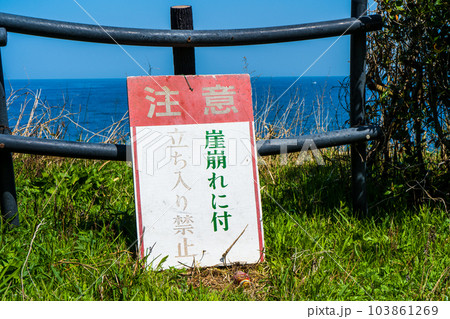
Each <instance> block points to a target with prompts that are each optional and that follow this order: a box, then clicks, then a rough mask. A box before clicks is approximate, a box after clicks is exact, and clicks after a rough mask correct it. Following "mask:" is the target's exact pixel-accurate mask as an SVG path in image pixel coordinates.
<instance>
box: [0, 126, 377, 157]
mask: <svg viewBox="0 0 450 319" xmlns="http://www.w3.org/2000/svg"><path fill="white" fill-rule="evenodd" d="M381 134H382V133H381V129H380V128H379V127H378V126H370V125H368V126H361V127H353V128H348V129H343V130H338V131H330V132H326V133H322V134H312V135H304V136H300V137H292V138H289V139H270V140H259V141H257V142H256V147H257V149H258V154H259V155H260V156H267V155H275V154H283V153H293V152H299V151H301V150H302V149H303V147H304V145H305V143H306V144H307V145H306V146H307V148H308V149H311V148H312V149H313V148H327V147H332V146H339V145H346V144H350V143H355V142H361V141H368V140H372V139H376V138H378V137H380V136H381ZM312 142H313V143H314V144H312ZM2 151H6V152H13V153H25V154H34V155H47V156H59V157H72V158H84V159H97V160H114V161H126V160H127V159H128V160H131V156H130V154H131V152H130V146H127V145H123V144H122V145H120V144H104V143H86V142H72V141H63V140H51V139H43V138H33V137H23V136H14V135H0V152H2ZM127 154H128V156H127Z"/></svg>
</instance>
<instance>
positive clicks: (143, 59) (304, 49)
mask: <svg viewBox="0 0 450 319" xmlns="http://www.w3.org/2000/svg"><path fill="white" fill-rule="evenodd" d="M76 2H78V4H79V5H81V6H82V7H83V8H84V9H85V10H86V11H87V12H89V13H90V15H92V16H93V17H94V18H95V19H96V20H97V21H98V22H99V23H100V24H102V25H108V26H119V27H137V28H151V29H170V7H171V6H173V5H192V7H193V15H194V28H195V29H197V30H202V29H233V28H250V27H266V26H267V27H268V26H278V25H288V24H299V23H308V22H317V21H324V20H332V19H341V18H347V17H349V16H350V0H316V1H311V0H292V1H291V0H285V1H283V0H280V1H274V0H271V1H268V0H259V1H248V0H247V1H244V0H239V1H237V0H228V1H206V0H197V1H188V0H177V1H172V0H127V1H124V0H108V1H104V0H95V1H94V0H76ZM76 2H75V1H74V0H54V1H51V0H39V1H36V0H14V1H12V0H0V12H5V13H12V14H19V15H25V16H32V17H38V18H46V19H54V20H64V21H70V22H79V23H88V24H95V23H94V22H93V21H92V20H91V18H90V17H89V16H88V15H86V13H85V12H84V11H83V10H82V9H81V8H80V7H79V6H78V5H77V3H76ZM335 40H336V38H327V39H318V40H309V41H302V42H292V43H283V44H269V45H256V46H239V47H222V48H220V47H219V48H196V66H197V74H224V73H225V74H226V73H243V72H244V57H245V58H246V60H247V63H248V70H249V71H251V72H253V73H252V74H253V75H260V76H299V75H300V74H302V73H303V72H304V71H305V70H306V69H307V68H308V67H309V66H310V65H311V63H313V62H314V61H315V60H316V58H317V57H318V56H320V54H322V52H324V51H325V50H326V49H327V48H328V47H329V46H330V45H331V44H332V43H333V42H334V41H335ZM349 45H350V38H349V36H345V37H342V38H341V39H340V40H339V41H338V42H337V43H336V44H334V45H333V47H332V48H331V49H330V50H329V51H328V52H327V53H326V54H325V55H324V56H323V57H322V58H321V59H320V60H319V61H318V62H317V63H316V64H315V65H314V66H313V67H311V69H310V70H309V71H308V72H307V73H306V74H305V76H335V75H339V76H342V75H344V76H345V75H347V74H348V72H349ZM124 48H125V49H126V50H127V51H128V52H129V54H130V55H131V56H133V58H134V59H135V60H136V61H137V62H138V63H139V64H140V65H141V66H142V67H143V68H144V69H148V66H149V65H151V66H152V68H153V70H152V75H165V74H173V65H172V49H171V48H154V47H136V46H124ZM1 50H2V60H3V61H2V62H3V69H4V76H5V78H6V79H27V78H28V79H43V78H120V77H126V76H135V75H144V71H143V70H142V69H141V68H140V67H139V66H138V65H136V63H135V62H133V60H132V59H130V57H129V56H127V54H125V52H123V50H122V49H121V48H120V47H118V46H116V45H109V44H93V43H83V42H76V41H66V40H58V39H47V38H42V37H33V36H27V35H21V34H13V33H9V34H8V45H7V46H6V47H4V48H2V49H1Z"/></svg>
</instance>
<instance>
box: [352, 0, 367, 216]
mask: <svg viewBox="0 0 450 319" xmlns="http://www.w3.org/2000/svg"><path fill="white" fill-rule="evenodd" d="M366 10H367V0H352V6H351V16H352V17H354V18H359V17H361V16H362V15H366ZM365 66H366V33H365V32H357V33H354V34H352V35H351V39H350V126H351V127H357V126H359V125H364V124H365V116H364V108H365V86H366V73H365ZM366 147H367V143H366V142H360V143H355V144H352V145H351V161H352V197H353V211H354V212H355V213H356V214H357V215H359V216H361V217H363V216H367V215H368V206H367V190H366Z"/></svg>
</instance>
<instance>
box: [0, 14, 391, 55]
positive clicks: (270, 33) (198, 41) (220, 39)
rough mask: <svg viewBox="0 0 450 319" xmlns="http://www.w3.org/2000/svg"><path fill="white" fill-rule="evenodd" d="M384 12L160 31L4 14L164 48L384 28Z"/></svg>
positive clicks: (20, 22) (40, 27) (36, 31)
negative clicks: (277, 23) (251, 25)
mask: <svg viewBox="0 0 450 319" xmlns="http://www.w3.org/2000/svg"><path fill="white" fill-rule="evenodd" d="M382 24H383V22H382V18H381V16H380V15H369V16H364V17H360V18H359V19H357V18H354V17H353V18H347V19H340V20H331V21H323V22H315V23H304V24H296V25H287V26H279V27H265V28H249V29H229V30H227V29H225V30H156V29H137V28H120V27H109V26H98V25H91V24H81V23H72V22H64V21H56V20H47V19H39V18H31V17H25V16H20V15H14V14H8V13H0V27H3V28H5V29H6V30H7V31H8V32H15V33H23V34H29V35H37V36H43V37H50V38H58V39H65V40H76V41H86V42H97V43H111V44H124V45H139V46H163V47H207V46H208V47H211V46H233V45H251V44H266V43H278V42H290V41H300V40H309V39H319V38H325V37H334V36H340V35H345V34H353V33H355V32H358V31H361V32H368V31H375V30H381V28H382Z"/></svg>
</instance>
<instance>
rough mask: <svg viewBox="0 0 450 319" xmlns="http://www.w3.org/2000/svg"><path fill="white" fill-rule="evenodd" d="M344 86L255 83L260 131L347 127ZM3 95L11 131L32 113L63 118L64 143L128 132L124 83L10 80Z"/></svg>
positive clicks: (328, 80) (332, 80)
mask: <svg viewBox="0 0 450 319" xmlns="http://www.w3.org/2000/svg"><path fill="white" fill-rule="evenodd" d="M345 81H346V79H345V78H344V77H302V78H300V79H298V78H295V77H253V78H252V79H251V82H252V96H253V107H254V114H255V125H256V127H257V131H258V130H260V131H261V132H263V131H264V132H263V133H264V134H266V133H267V132H268V131H269V130H271V131H274V132H278V133H280V132H281V133H284V134H285V136H295V135H302V134H309V133H317V132H320V131H326V130H333V129H338V128H342V127H345V126H348V125H346V122H347V121H348V119H349V115H348V112H347V111H346V110H345V105H346V102H345V99H346V97H345V90H344V89H343V88H342V83H344V82H345ZM5 89H6V97H7V98H8V97H9V98H8V114H9V122H10V127H11V128H14V127H15V126H16V123H17V121H18V119H19V118H20V114H21V113H22V114H23V115H22V118H21V120H20V123H19V124H20V125H22V126H23V125H25V124H27V121H28V117H29V114H30V113H32V112H34V117H35V118H36V119H37V121H40V122H41V123H44V122H45V121H46V120H48V119H49V118H50V117H52V118H55V117H58V116H59V117H60V119H59V120H58V121H59V122H58V123H59V128H60V129H61V128H63V129H64V134H63V138H64V139H66V140H87V139H89V138H90V141H96V142H100V141H103V140H105V138H106V137H107V136H108V131H109V130H112V129H114V128H119V129H121V130H123V132H124V134H126V133H127V132H128V125H129V124H128V123H129V122H128V118H127V111H128V104H127V87H126V79H125V78H120V79H51V80H10V81H6V83H5ZM38 92H39V93H40V95H39V97H40V103H39V105H38V107H37V108H36V109H35V110H34V111H33V110H32V109H33V102H34V95H36V94H37V93H38ZM11 93H12V95H11ZM347 99H348V97H347ZM24 106H25V108H24ZM40 118H42V119H41V120H39V119H40ZM117 122H119V124H120V125H119V124H117ZM114 123H116V126H114ZM55 125H56V124H55ZM44 133H45V132H44ZM95 133H98V134H95ZM49 134H50V133H48V134H47V135H45V136H49Z"/></svg>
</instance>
